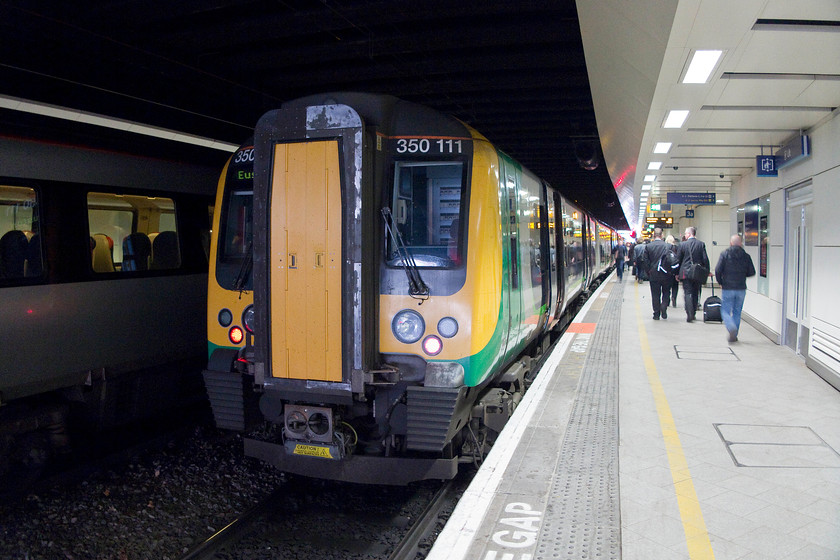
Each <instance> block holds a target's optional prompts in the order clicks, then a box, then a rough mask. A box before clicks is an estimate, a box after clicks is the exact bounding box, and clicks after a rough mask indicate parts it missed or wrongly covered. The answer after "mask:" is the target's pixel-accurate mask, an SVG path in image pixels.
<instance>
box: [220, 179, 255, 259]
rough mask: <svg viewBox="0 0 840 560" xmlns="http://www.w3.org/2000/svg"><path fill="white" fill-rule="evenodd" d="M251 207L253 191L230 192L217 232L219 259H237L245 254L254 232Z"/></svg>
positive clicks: (252, 204)
mask: <svg viewBox="0 0 840 560" xmlns="http://www.w3.org/2000/svg"><path fill="white" fill-rule="evenodd" d="M253 208H254V191H233V192H231V194H230V199H229V200H228V204H227V214H226V215H225V216H222V223H221V226H220V227H221V230H222V231H220V232H219V239H221V240H222V243H220V244H219V247H220V249H221V251H220V254H219V260H220V261H231V260H238V259H241V258H242V257H244V256H245V255H246V254H247V252H248V247H249V246H250V245H251V241H252V239H253V233H254V232H253V224H254V216H253Z"/></svg>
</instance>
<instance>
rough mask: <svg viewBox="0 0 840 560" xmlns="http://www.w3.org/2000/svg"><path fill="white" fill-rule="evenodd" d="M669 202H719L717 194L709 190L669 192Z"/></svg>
mask: <svg viewBox="0 0 840 560" xmlns="http://www.w3.org/2000/svg"><path fill="white" fill-rule="evenodd" d="M668 204H717V196H716V195H715V193H708V192H696V193H692V192H669V193H668Z"/></svg>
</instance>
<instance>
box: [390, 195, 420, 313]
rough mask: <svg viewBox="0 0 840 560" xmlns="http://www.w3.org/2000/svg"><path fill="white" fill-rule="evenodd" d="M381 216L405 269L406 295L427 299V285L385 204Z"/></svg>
mask: <svg viewBox="0 0 840 560" xmlns="http://www.w3.org/2000/svg"><path fill="white" fill-rule="evenodd" d="M382 217H383V218H384V219H385V231H387V233H388V236H389V237H390V238H391V242H392V243H393V244H394V247H396V248H397V254H398V255H399V258H400V262H401V264H402V267H403V270H405V275H406V276H407V277H408V295H410V296H411V297H413V298H416V299H420V300H423V301H425V300H427V299H429V287H428V286H427V285H426V283H425V282H423V279H422V278H421V277H420V269H418V268H417V263H416V262H414V257H413V256H412V254H411V253H410V252H409V251H408V249H407V248H406V246H405V243H403V239H402V235H401V234H400V230H399V229H398V228H397V227H396V225H394V216H392V215H391V209H390V208H388V207H387V206H386V207H385V208H383V209H382ZM420 303H422V301H421V302H420Z"/></svg>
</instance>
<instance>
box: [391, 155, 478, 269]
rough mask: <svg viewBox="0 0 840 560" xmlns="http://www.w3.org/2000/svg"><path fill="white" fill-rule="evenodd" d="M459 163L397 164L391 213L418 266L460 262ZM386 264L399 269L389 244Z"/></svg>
mask: <svg viewBox="0 0 840 560" xmlns="http://www.w3.org/2000/svg"><path fill="white" fill-rule="evenodd" d="M463 173H464V165H463V163H461V162H397V163H396V169H395V174H394V195H393V199H392V213H393V216H394V223H395V225H396V227H397V230H398V231H399V233H400V235H401V236H402V241H403V243H405V245H406V248H407V249H408V251H409V252H410V253H411V255H412V256H413V257H414V260H415V262H416V264H417V266H424V267H450V266H458V265H459V264H460V263H461V261H462V258H463V254H464V243H463V242H462V237H463V236H462V232H463V231H464V226H465V224H464V223H463V220H462V219H461V195H462V190H463V189H462V184H463ZM388 264H389V265H390V266H399V265H400V264H401V263H400V259H399V256H398V254H397V251H396V247H393V246H392V242H391V240H390V239H389V240H388Z"/></svg>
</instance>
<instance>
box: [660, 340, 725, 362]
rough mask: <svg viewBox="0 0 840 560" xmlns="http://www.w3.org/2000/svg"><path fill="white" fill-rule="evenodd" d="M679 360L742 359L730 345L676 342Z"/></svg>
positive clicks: (718, 360)
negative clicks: (693, 344)
mask: <svg viewBox="0 0 840 560" xmlns="http://www.w3.org/2000/svg"><path fill="white" fill-rule="evenodd" d="M674 352H676V354H677V359H678V360H703V361H704V362H740V361H741V359H740V358H739V357H738V356H737V354H735V352H733V351H732V348H730V347H728V346H690V345H685V344H675V345H674Z"/></svg>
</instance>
